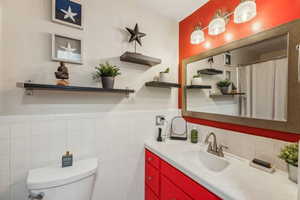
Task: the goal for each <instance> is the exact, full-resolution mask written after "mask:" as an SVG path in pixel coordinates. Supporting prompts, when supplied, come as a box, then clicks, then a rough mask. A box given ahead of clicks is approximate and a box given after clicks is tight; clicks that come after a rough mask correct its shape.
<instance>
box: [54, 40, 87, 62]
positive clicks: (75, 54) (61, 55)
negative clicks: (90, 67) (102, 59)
mask: <svg viewBox="0 0 300 200" xmlns="http://www.w3.org/2000/svg"><path fill="white" fill-rule="evenodd" d="M82 48H83V41H82V39H79V38H73V37H69V36H64V35H58V34H53V35H52V60H53V61H63V62H66V63H73V64H83V54H82Z"/></svg>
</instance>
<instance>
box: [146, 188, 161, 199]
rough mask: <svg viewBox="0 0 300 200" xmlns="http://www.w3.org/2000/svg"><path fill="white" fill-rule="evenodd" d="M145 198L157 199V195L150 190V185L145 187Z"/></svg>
mask: <svg viewBox="0 0 300 200" xmlns="http://www.w3.org/2000/svg"><path fill="white" fill-rule="evenodd" d="M145 192H146V194H145V200H159V199H158V197H157V196H156V195H155V194H154V192H152V190H151V189H150V187H146V191H145Z"/></svg>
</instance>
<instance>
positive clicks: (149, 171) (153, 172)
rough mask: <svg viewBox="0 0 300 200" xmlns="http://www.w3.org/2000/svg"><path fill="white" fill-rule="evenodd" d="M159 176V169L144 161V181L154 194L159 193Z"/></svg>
mask: <svg viewBox="0 0 300 200" xmlns="http://www.w3.org/2000/svg"><path fill="white" fill-rule="evenodd" d="M159 177H160V175H159V171H158V170H157V169H156V168H154V167H153V166H152V165H150V164H149V163H146V175H145V182H146V185H147V186H148V187H150V189H151V190H152V191H153V192H154V193H155V194H156V195H159Z"/></svg>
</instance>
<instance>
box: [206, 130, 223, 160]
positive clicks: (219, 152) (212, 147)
mask: <svg viewBox="0 0 300 200" xmlns="http://www.w3.org/2000/svg"><path fill="white" fill-rule="evenodd" d="M210 137H213V142H210V141H209V138H210ZM204 143H205V144H208V148H207V152H208V153H211V154H214V155H216V156H219V157H224V152H223V150H224V149H228V147H227V146H224V145H220V146H219V147H218V144H217V136H216V134H214V133H213V132H211V133H210V134H208V135H207V136H206V138H205V141H204Z"/></svg>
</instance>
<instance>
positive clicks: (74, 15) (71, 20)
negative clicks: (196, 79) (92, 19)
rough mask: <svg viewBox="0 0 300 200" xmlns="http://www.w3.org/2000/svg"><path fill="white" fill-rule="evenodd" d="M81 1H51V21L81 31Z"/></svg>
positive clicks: (82, 7) (82, 21)
mask: <svg viewBox="0 0 300 200" xmlns="http://www.w3.org/2000/svg"><path fill="white" fill-rule="evenodd" d="M83 10H84V5H83V3H82V0H52V20H53V21H54V22H57V23H61V24H65V25H68V26H72V27H76V28H79V29H83V23H84V20H83Z"/></svg>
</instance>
